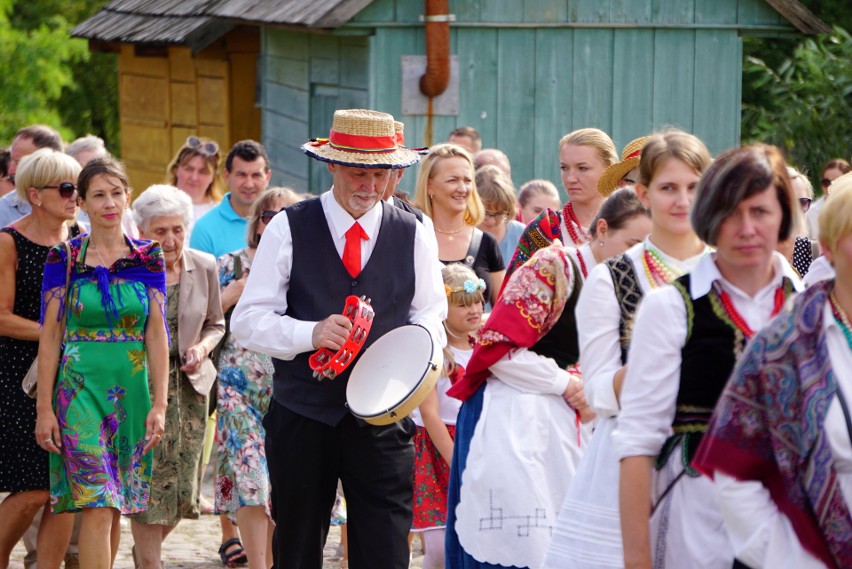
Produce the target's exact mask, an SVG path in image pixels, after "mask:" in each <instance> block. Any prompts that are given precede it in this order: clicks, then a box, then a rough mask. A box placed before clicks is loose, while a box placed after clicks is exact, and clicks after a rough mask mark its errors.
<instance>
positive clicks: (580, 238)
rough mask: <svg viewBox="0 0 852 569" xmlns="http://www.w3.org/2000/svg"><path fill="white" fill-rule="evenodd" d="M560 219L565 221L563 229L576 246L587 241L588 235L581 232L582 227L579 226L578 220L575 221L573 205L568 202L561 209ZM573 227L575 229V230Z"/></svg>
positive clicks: (575, 215)
mask: <svg viewBox="0 0 852 569" xmlns="http://www.w3.org/2000/svg"><path fill="white" fill-rule="evenodd" d="M562 218H563V220H564V221H565V229H567V230H568V235H569V236H570V237H571V240H572V241H573V242H574V243H575V244H576V245H581V244H583V243H585V242H586V241H588V240H589V237H588V235H586V232H585V231H583V226H582V225H580V220H579V219H577V214H576V213H574V205H573V204H572V203H571V202H568V203H567V204H565V207H563V208H562ZM574 225H576V226H577V227H576V228H575V227H574Z"/></svg>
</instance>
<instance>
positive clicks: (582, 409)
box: [562, 376, 595, 423]
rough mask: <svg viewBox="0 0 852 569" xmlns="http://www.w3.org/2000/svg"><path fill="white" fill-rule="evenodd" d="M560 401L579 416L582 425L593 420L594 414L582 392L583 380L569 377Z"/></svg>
mask: <svg viewBox="0 0 852 569" xmlns="http://www.w3.org/2000/svg"><path fill="white" fill-rule="evenodd" d="M562 399H564V400H565V403H567V404H568V406H569V407H571V408H572V409H574V410H575V411H577V412H578V413H579V414H580V420H581V421H582V422H583V423H588V422H589V421H592V420H594V418H595V412H594V411H592V409H591V407H589V404H588V402H587V401H586V395H585V391H584V390H583V380H581V379H580V378H578V377H576V376H571V380H570V381H569V382H568V387H566V388H565V391H563V392H562Z"/></svg>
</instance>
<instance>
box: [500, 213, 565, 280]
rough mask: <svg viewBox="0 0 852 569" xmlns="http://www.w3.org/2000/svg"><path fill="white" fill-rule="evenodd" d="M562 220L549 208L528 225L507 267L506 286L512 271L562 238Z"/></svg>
mask: <svg viewBox="0 0 852 569" xmlns="http://www.w3.org/2000/svg"><path fill="white" fill-rule="evenodd" d="M561 222H562V220H561V219H559V214H558V213H556V212H555V211H553V210H552V209H550V208H547V209H545V210H544V211H543V212H541V213H540V214H539V215H538V217H536V218H535V219H534V220H532V221H531V222H530V224H529V225H527V227H526V229H524V232H523V233H522V234H521V237H520V239H518V246H517V247H516V248H515V254H514V255H512V260H511V261H510V262H509V266H508V267H506V277H505V279H504V280H503V284H504V286H505V284H506V283H508V282H509V277H510V276H511V275H512V273H514V272H515V270H516V269H518V268H519V267H520V266H521V265H523V264H524V263H526V262H527V261H529V260H530V259H531V258H532V256H533V255H535V253H536V251H538V250H539V249H544V248H545V247H549V246H550V244H551V243H553V242H554V241H555V240H556V239H560V240H561V239H562V230H561V229H560V224H561Z"/></svg>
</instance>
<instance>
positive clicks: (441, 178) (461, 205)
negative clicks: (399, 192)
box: [414, 144, 506, 304]
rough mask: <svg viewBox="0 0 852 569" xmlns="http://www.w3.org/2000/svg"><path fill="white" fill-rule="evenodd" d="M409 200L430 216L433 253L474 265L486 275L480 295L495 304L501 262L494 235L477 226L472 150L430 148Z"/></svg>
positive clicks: (480, 213)
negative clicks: (436, 252) (412, 195)
mask: <svg viewBox="0 0 852 569" xmlns="http://www.w3.org/2000/svg"><path fill="white" fill-rule="evenodd" d="M414 203H415V205H416V206H417V207H418V208H419V209H420V210H421V211H423V213H425V214H426V215H428V216H429V217H430V218H431V219H432V222H433V224H434V226H435V237H436V238H437V240H438V259H439V260H440V261H441V262H442V263H443V264H445V265H447V264H450V263H463V264H465V265H467V266H468V267H470V268H471V269H473V271H474V272H475V273H476V275H477V276H478V277H479V278H481V279H483V280H484V281H485V286H486V290H485V300H486V301H490V302H491V304H494V303H495V302H496V301H497V294H498V293H499V292H500V287H501V286H502V284H503V276H504V274H505V272H506V270H505V269H506V265H505V263H504V262H503V259H502V257H501V255H500V248H499V245H498V244H497V240H496V239H495V238H494V237H493V236H492V235H491V234H489V233H485V232H483V231H482V230H480V229H478V228H477V227H476V226H477V225H479V224H480V223H482V220H483V219H485V207H484V206H483V205H482V200H481V199H480V198H479V194H478V193H477V191H476V183H475V181H474V170H473V158H472V157H471V155H470V154H469V153H468V152H467V151H466V150H465V149H464V148H462V147H461V146H456V145H455V144H438V145H435V146H433V147H432V148H430V149H429V154H428V155H426V157H425V158H423V160H422V161H421V162H420V170H419V172H418V174H417V185H416V189H415V193H414Z"/></svg>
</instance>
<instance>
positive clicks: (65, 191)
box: [41, 182, 77, 199]
mask: <svg viewBox="0 0 852 569" xmlns="http://www.w3.org/2000/svg"><path fill="white" fill-rule="evenodd" d="M41 189H43V190H48V189H49V190H59V195H60V196H62V197H63V198H65V199H68V198H70V197H71V196H73V195H74V194H75V193H76V191H77V186H75V185H74V184H72V183H71V182H62V183H61V184H59V185H58V186H42V188H41Z"/></svg>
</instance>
